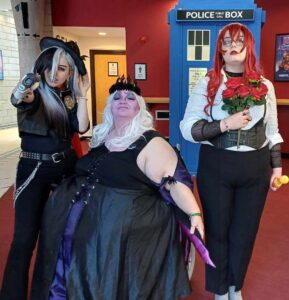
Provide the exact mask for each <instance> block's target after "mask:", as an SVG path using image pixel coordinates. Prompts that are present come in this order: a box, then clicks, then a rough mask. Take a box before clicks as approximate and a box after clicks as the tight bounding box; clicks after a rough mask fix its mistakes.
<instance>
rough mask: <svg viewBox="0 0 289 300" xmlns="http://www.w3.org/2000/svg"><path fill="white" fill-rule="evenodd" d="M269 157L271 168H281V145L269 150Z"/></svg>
mask: <svg viewBox="0 0 289 300" xmlns="http://www.w3.org/2000/svg"><path fill="white" fill-rule="evenodd" d="M270 155H271V167H272V168H281V167H282V159H281V144H276V145H274V146H273V147H272V148H271V149H270Z"/></svg>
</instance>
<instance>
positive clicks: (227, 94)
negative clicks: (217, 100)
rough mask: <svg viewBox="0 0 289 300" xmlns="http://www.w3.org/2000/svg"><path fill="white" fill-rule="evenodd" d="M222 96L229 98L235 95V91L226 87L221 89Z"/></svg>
mask: <svg viewBox="0 0 289 300" xmlns="http://www.w3.org/2000/svg"><path fill="white" fill-rule="evenodd" d="M222 96H223V98H226V99H231V98H233V97H234V96H235V91H234V90H233V89H230V88H228V89H226V90H224V91H223V93H222Z"/></svg>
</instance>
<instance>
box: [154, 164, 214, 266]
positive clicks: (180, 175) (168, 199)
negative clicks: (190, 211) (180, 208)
mask: <svg viewBox="0 0 289 300" xmlns="http://www.w3.org/2000/svg"><path fill="white" fill-rule="evenodd" d="M177 181H178V182H181V183H183V184H185V185H186V186H187V187H189V188H190V189H191V191H193V188H194V185H193V181H192V178H191V175H190V173H189V172H188V170H187V169H186V167H185V165H184V164H183V162H182V161H181V160H180V159H179V160H178V163H177V166H176V170H175V172H174V175H173V177H172V176H168V177H163V178H162V180H161V182H160V183H159V184H157V186H158V187H159V192H160V194H161V196H162V198H163V200H164V202H165V203H166V204H169V205H170V204H173V205H176V203H175V201H174V200H173V198H172V196H171V194H170V192H169V191H168V190H167V189H166V187H165V186H166V184H167V183H168V184H174V183H176V182H177ZM187 218H189V217H187ZM177 223H178V225H179V227H180V229H181V230H180V240H182V239H183V238H185V253H184V257H185V262H186V263H188V260H189V254H190V248H191V247H190V246H191V243H192V244H193V245H194V247H195V248H196V250H197V252H198V253H199V254H200V256H201V258H202V259H203V261H204V262H205V263H207V264H209V265H210V266H212V267H216V266H215V264H214V263H213V261H212V260H211V258H210V255H209V251H208V250H207V248H206V247H205V245H204V244H203V242H202V240H201V239H200V238H198V237H197V236H196V235H195V234H191V232H190V228H188V227H187V226H186V225H185V222H184V220H181V219H178V218H177Z"/></svg>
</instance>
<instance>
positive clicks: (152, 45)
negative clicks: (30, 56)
mask: <svg viewBox="0 0 289 300" xmlns="http://www.w3.org/2000/svg"><path fill="white" fill-rule="evenodd" d="M239 1H241V0H239ZM177 2H178V1H177V0H146V1H140V0H107V1H95V0H82V1H81V0H61V1H59V0H52V20H53V25H54V26H90V27H125V28H126V39H127V40H126V45H127V63H128V73H129V74H131V75H132V76H133V74H134V70H133V66H134V63H147V71H148V74H147V80H146V81H142V82H141V84H140V85H141V88H142V92H143V95H144V96H146V97H149V96H151V97H158V96H159V97H168V96H169V25H168V24H167V13H168V11H169V10H170V9H171V8H173V7H174V6H175V5H176V4H177ZM255 3H256V4H257V6H258V7H261V8H263V9H264V10H265V11H266V12H267V16H266V23H265V25H264V27H263V30H262V40H261V57H260V59H261V64H262V66H263V69H264V71H265V76H266V77H267V78H268V79H270V80H271V81H272V82H273V83H274V86H275V90H276V95H277V98H280V99H289V83H286V82H274V81H273V78H274V76H273V75H274V55H275V35H276V33H289V15H288V12H289V1H288V0H255ZM142 36H146V37H147V41H146V42H145V43H141V42H140V41H139V39H140V37H142ZM278 110H279V124H280V132H281V134H282V136H283V138H284V139H285V143H284V146H283V149H286V150H285V152H288V153H289V130H287V124H288V119H289V111H288V108H285V107H282V106H279V107H278ZM287 149H288V150H287Z"/></svg>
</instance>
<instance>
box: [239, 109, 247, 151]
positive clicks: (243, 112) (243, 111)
mask: <svg viewBox="0 0 289 300" xmlns="http://www.w3.org/2000/svg"><path fill="white" fill-rule="evenodd" d="M249 108H250V105H247V106H246V107H245V108H244V110H245V109H249ZM244 110H243V115H245V114H244ZM240 138H241V129H238V138H237V149H239V148H240Z"/></svg>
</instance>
